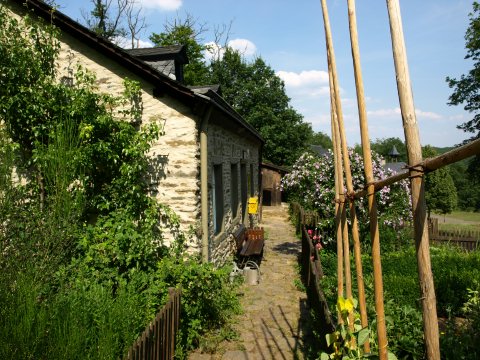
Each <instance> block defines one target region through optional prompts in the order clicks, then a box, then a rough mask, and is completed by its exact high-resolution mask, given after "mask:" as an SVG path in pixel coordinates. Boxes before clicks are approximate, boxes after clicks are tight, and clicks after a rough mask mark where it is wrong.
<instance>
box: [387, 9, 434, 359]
mask: <svg viewBox="0 0 480 360" xmlns="http://www.w3.org/2000/svg"><path fill="white" fill-rule="evenodd" d="M387 7H388V15H389V19H390V33H391V36H392V48H393V57H394V62H395V72H396V78H397V88H398V97H399V101H400V109H401V112H402V120H403V129H404V132H405V143H406V146H407V153H408V163H409V164H410V165H414V164H417V163H419V162H421V161H422V147H421V144H420V136H419V132H418V126H417V119H416V116H415V107H414V104H413V94H412V89H411V84H410V75H409V70H408V63H407V53H406V49H405V40H404V37H403V28H402V21H401V14H400V5H399V2H398V0H387ZM410 184H411V188H412V209H413V218H414V237H415V245H416V250H417V264H418V277H419V282H420V291H421V300H422V310H423V311H422V314H423V327H424V341H425V350H426V354H427V359H429V360H440V344H439V334H438V319H437V308H436V298H435V288H434V284H433V276H432V268H431V263H430V248H429V238H428V226H427V222H426V203H425V179H424V176H423V169H422V168H413V167H410Z"/></svg>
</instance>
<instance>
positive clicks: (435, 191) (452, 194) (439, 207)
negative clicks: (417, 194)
mask: <svg viewBox="0 0 480 360" xmlns="http://www.w3.org/2000/svg"><path fill="white" fill-rule="evenodd" d="M422 152H423V154H422V155H423V157H424V158H429V157H434V156H436V155H437V152H436V151H435V150H434V149H433V148H432V147H431V146H425V147H424V148H423V149H422ZM425 200H426V202H427V208H428V212H429V214H430V212H431V211H436V212H439V213H440V214H449V213H451V212H452V211H453V210H455V208H456V207H457V189H456V188H455V184H454V182H453V179H452V176H451V175H450V169H449V168H448V167H442V168H440V169H437V170H435V171H434V172H431V173H428V174H427V175H426V176H425Z"/></svg>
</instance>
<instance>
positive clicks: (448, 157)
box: [355, 139, 480, 199]
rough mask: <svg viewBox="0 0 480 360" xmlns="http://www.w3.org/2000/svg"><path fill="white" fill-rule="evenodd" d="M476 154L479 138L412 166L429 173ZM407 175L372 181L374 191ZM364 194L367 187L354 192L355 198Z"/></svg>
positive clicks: (479, 143)
mask: <svg viewBox="0 0 480 360" xmlns="http://www.w3.org/2000/svg"><path fill="white" fill-rule="evenodd" d="M477 154H480V139H476V140H473V141H471V142H469V143H468V144H465V145H462V146H460V147H458V148H455V149H452V150H450V151H448V152H446V153H445V154H442V155H438V156H435V157H433V158H430V159H425V160H423V161H421V162H419V163H417V164H415V165H413V167H414V168H423V169H424V172H425V173H429V172H432V171H435V170H437V169H440V168H442V167H444V166H447V165H450V164H453V163H455V162H458V161H461V160H464V159H466V158H468V157H470V156H473V155H477ZM409 176H410V173H409V172H408V171H407V172H403V173H400V174H395V175H393V176H389V177H388V178H385V179H382V180H378V181H375V182H373V186H374V189H375V192H377V191H379V190H381V189H382V188H384V187H385V186H389V185H392V184H394V183H396V182H398V181H400V180H403V179H406V178H408V177H409ZM366 195H367V189H363V190H360V191H357V192H356V193H355V198H356V199H359V198H361V197H364V196H366Z"/></svg>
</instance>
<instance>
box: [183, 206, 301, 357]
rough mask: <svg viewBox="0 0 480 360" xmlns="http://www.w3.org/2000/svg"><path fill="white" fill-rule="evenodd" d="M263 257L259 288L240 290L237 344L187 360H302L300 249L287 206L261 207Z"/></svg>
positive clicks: (195, 354) (232, 343)
mask: <svg viewBox="0 0 480 360" xmlns="http://www.w3.org/2000/svg"><path fill="white" fill-rule="evenodd" d="M261 226H263V227H264V228H265V232H266V242H265V253H264V258H263V261H262V263H261V266H260V270H261V280H260V284H259V285H243V290H244V296H243V298H242V305H243V309H244V314H243V315H241V316H239V318H238V323H237V325H236V329H237V331H238V332H239V334H240V340H239V341H237V342H228V343H224V344H222V346H221V347H220V348H221V350H219V352H221V353H217V354H213V355H212V354H208V355H207V354H199V353H194V354H192V355H191V356H190V360H204V359H225V360H237V359H239V360H240V359H241V360H257V359H258V360H266V359H284V360H287V359H304V356H303V352H304V339H305V337H306V336H307V334H308V330H306V325H307V321H306V319H307V317H308V309H307V305H306V301H307V300H306V295H305V293H304V292H301V291H299V290H297V288H296V287H295V285H294V280H295V279H298V278H299V276H298V274H297V270H296V265H297V264H298V260H297V257H298V255H299V253H300V252H301V243H300V240H298V239H297V238H296V236H295V230H294V228H293V226H292V225H291V224H290V222H289V220H288V213H287V206H286V205H282V206H277V207H264V208H263V223H262V225H261Z"/></svg>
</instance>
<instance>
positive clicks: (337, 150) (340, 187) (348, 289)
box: [329, 73, 353, 325]
mask: <svg viewBox="0 0 480 360" xmlns="http://www.w3.org/2000/svg"><path fill="white" fill-rule="evenodd" d="M329 75H331V73H329ZM332 78H333V77H332V76H329V79H330V80H329V81H330V82H332V80H331V79H332ZM330 89H331V93H330V95H331V99H332V100H331V102H332V104H333V105H334V107H336V105H335V102H337V101H339V99H338V98H336V97H335V92H334V91H333V88H332V87H331V88H330ZM335 115H336V113H335ZM333 120H334V121H333V125H332V126H333V132H332V140H333V138H335V142H334V143H333V144H334V145H335V147H334V154H337V158H336V161H335V177H336V184H337V185H336V187H337V188H336V190H337V191H338V192H339V209H338V210H339V213H340V224H341V240H342V241H341V243H342V244H343V260H344V273H345V293H346V297H347V298H352V271H351V267H350V241H349V238H348V224H347V206H346V196H345V185H344V184H345V181H344V176H343V166H342V155H343V154H342V150H341V146H340V144H341V140H340V131H339V128H338V116H334V117H333ZM350 323H351V325H353V322H352V321H351V322H350Z"/></svg>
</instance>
